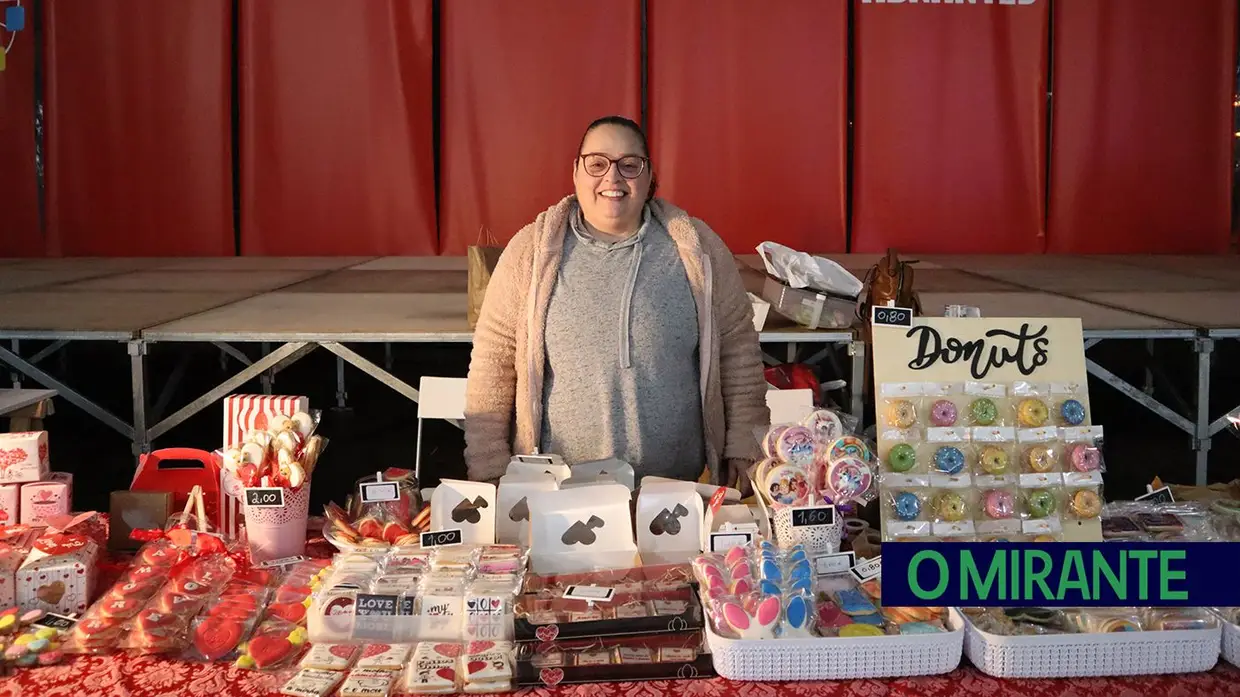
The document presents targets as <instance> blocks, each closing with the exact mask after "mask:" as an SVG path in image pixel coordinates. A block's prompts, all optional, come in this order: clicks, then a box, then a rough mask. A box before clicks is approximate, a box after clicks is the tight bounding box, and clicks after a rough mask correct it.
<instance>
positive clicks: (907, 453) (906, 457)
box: [887, 443, 917, 472]
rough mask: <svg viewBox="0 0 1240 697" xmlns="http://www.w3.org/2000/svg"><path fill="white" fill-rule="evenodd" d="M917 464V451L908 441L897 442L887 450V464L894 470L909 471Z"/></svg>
mask: <svg viewBox="0 0 1240 697" xmlns="http://www.w3.org/2000/svg"><path fill="white" fill-rule="evenodd" d="M916 464H917V451H916V450H915V449H914V448H913V446H911V445H909V444H908V443H896V444H895V445H893V446H891V450H889V451H888V452H887V465H888V466H889V467H891V470H892V471H893V472H907V471H909V470H911V469H913V465H916Z"/></svg>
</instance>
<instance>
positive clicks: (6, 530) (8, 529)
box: [0, 525, 35, 607]
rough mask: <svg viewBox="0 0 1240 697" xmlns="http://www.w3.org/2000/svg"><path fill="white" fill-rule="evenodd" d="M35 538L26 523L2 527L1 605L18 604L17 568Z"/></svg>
mask: <svg viewBox="0 0 1240 697" xmlns="http://www.w3.org/2000/svg"><path fill="white" fill-rule="evenodd" d="M34 538H35V534H34V531H33V530H32V529H30V528H28V527H26V526H25V525H8V526H4V527H0V607H13V606H14V605H16V604H17V569H18V567H20V566H21V565H22V562H23V561H24V560H25V559H26V554H27V553H28V552H29V551H30V544H31V543H32V542H34Z"/></svg>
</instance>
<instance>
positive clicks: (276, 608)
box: [267, 603, 306, 624]
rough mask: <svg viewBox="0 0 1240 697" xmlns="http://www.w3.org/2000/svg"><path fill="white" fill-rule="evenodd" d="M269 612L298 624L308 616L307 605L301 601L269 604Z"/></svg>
mask: <svg viewBox="0 0 1240 697" xmlns="http://www.w3.org/2000/svg"><path fill="white" fill-rule="evenodd" d="M267 614H268V615H274V616H276V617H280V618H282V619H286V620H288V621H289V622H292V623H293V624H298V623H300V622H301V621H302V620H304V619H305V618H306V606H305V605H302V604H301V603H272V604H271V605H268V606H267Z"/></svg>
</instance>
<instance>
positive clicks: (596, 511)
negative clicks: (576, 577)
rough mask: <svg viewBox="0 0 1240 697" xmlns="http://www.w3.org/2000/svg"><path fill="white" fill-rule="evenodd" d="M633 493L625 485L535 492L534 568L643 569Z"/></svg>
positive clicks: (531, 502)
mask: <svg viewBox="0 0 1240 697" xmlns="http://www.w3.org/2000/svg"><path fill="white" fill-rule="evenodd" d="M630 498H631V494H630V493H629V490H628V489H626V488H625V487H624V486H623V485H620V484H606V485H599V486H593V487H590V491H589V496H583V495H582V492H580V491H573V490H569V491H549V492H545V493H541V494H531V495H530V497H529V506H530V567H531V568H532V569H533V570H534V573H538V574H566V573H588V572H591V571H598V570H602V569H627V568H631V567H634V566H640V565H641V560H640V558H639V557H638V555H637V545H636V544H635V543H634V542H633V513H632V509H631V508H630V507H629V500H630Z"/></svg>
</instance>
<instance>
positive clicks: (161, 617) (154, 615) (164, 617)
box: [134, 610, 177, 630]
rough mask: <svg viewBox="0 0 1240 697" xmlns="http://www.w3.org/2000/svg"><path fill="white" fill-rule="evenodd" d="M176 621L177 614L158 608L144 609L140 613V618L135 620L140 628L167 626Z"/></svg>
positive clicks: (148, 628)
mask: <svg viewBox="0 0 1240 697" xmlns="http://www.w3.org/2000/svg"><path fill="white" fill-rule="evenodd" d="M176 621H177V616H176V615H169V614H167V613H164V612H159V611H157V610H143V611H142V612H140V613H138V618H137V620H135V621H134V624H135V625H136V626H137V627H138V628H140V629H147V630H150V629H155V628H157V627H167V626H169V625H171V624H173V623H175V622H176Z"/></svg>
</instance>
